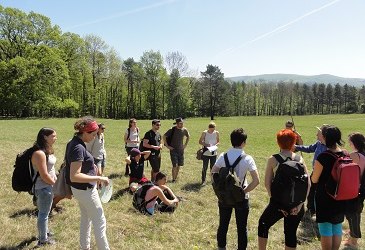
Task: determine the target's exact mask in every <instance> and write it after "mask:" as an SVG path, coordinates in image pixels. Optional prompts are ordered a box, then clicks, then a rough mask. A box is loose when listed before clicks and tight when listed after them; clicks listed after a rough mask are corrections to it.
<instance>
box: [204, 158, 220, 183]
mask: <svg viewBox="0 0 365 250" xmlns="http://www.w3.org/2000/svg"><path fill="white" fill-rule="evenodd" d="M202 160H203V170H202V182H204V181H205V179H206V177H207V170H208V164H209V162H210V164H209V167H210V170H212V167H213V166H214V163H215V161H216V160H217V156H216V155H215V156H206V155H203V156H202Z"/></svg>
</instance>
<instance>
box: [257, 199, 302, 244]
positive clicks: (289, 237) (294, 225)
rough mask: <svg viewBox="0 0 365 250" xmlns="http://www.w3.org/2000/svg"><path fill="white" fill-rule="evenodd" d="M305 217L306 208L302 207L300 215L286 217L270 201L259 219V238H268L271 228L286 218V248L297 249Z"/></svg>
mask: <svg viewBox="0 0 365 250" xmlns="http://www.w3.org/2000/svg"><path fill="white" fill-rule="evenodd" d="M303 215H304V208H303V206H302V209H301V210H300V212H299V213H298V215H288V216H287V217H284V215H283V213H282V212H281V211H279V208H278V207H277V206H276V205H275V204H273V203H272V202H271V201H270V203H269V205H267V207H266V209H265V211H264V212H263V213H262V215H261V217H260V219H259V226H258V236H259V237H261V238H268V237H269V229H270V227H271V226H272V225H274V224H275V223H276V222H277V221H278V220H280V219H281V218H283V217H284V234H285V246H287V247H297V229H298V226H299V223H300V220H301V219H302V217H303Z"/></svg>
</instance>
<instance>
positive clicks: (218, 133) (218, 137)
mask: <svg viewBox="0 0 365 250" xmlns="http://www.w3.org/2000/svg"><path fill="white" fill-rule="evenodd" d="M218 144H219V132H218V131H217V144H215V145H216V146H217V145H218Z"/></svg>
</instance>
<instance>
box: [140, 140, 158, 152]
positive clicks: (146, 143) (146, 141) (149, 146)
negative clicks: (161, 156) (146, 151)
mask: <svg viewBox="0 0 365 250" xmlns="http://www.w3.org/2000/svg"><path fill="white" fill-rule="evenodd" d="M148 142H149V140H148V139H143V147H144V148H152V149H154V150H159V149H160V148H161V147H162V144H161V145H160V146H155V145H151V144H149V143H148Z"/></svg>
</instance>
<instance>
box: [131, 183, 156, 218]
mask: <svg viewBox="0 0 365 250" xmlns="http://www.w3.org/2000/svg"><path fill="white" fill-rule="evenodd" d="M153 186H154V184H153V183H152V182H147V183H144V184H143V185H142V186H140V187H139V188H138V189H137V190H136V191H135V192H134V194H133V201H132V204H133V207H134V208H135V209H137V210H138V211H139V212H141V213H142V214H149V215H151V214H150V213H149V212H148V211H147V209H146V205H147V204H148V203H150V202H151V201H153V200H154V199H156V197H152V198H151V199H150V200H148V201H145V198H146V193H147V191H148V190H149V189H150V188H151V187H153Z"/></svg>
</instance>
